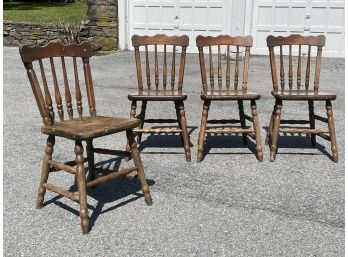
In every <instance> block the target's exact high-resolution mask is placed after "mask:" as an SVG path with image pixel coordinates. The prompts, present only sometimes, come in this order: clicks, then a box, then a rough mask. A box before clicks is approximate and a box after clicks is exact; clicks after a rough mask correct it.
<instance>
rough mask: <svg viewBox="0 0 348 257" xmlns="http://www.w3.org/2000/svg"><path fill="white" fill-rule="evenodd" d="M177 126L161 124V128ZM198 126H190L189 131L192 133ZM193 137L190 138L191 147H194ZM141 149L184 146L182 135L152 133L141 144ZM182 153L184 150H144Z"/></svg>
mask: <svg viewBox="0 0 348 257" xmlns="http://www.w3.org/2000/svg"><path fill="white" fill-rule="evenodd" d="M163 127H165V128H176V127H175V126H161V128H163ZM152 128H159V127H157V126H152ZM197 128H198V127H194V126H188V127H187V129H188V133H189V135H191V134H192V133H193V131H194V130H195V129H197ZM191 141H192V138H190V147H193V144H192V142H191ZM138 147H139V150H140V151H143V150H144V149H145V148H183V144H182V141H181V136H180V135H174V134H165V133H161V134H150V135H148V136H147V137H146V138H145V139H144V135H143V140H142V141H141V142H140V144H139V146H138ZM161 153H163V154H182V152H167V151H166V152H162V151H160V152H159V151H146V152H142V154H161Z"/></svg>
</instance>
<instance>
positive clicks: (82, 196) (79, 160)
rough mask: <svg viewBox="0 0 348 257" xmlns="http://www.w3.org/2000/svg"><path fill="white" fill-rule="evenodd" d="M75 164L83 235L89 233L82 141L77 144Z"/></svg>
mask: <svg viewBox="0 0 348 257" xmlns="http://www.w3.org/2000/svg"><path fill="white" fill-rule="evenodd" d="M75 155H76V158H75V162H76V182H77V189H78V191H79V202H80V218H81V228H82V232H83V234H87V233H88V231H89V220H88V209H87V192H86V176H85V167H84V157H83V146H82V143H81V141H76V142H75Z"/></svg>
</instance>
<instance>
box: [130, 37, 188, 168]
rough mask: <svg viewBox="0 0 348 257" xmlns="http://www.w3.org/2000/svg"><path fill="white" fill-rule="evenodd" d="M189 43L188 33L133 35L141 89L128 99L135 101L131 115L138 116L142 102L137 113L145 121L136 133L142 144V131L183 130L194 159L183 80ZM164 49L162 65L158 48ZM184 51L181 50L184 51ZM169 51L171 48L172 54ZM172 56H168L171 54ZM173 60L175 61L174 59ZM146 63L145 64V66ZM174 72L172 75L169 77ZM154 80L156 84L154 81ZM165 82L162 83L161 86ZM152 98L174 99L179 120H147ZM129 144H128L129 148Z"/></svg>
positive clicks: (172, 131) (173, 131)
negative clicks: (171, 125) (153, 125)
mask: <svg viewBox="0 0 348 257" xmlns="http://www.w3.org/2000/svg"><path fill="white" fill-rule="evenodd" d="M188 44H189V38H188V36H180V37H176V36H166V35H155V36H138V35H134V36H133V37H132V45H133V47H134V50H135V63H136V69H137V79H138V91H137V92H134V93H130V94H129V95H128V99H129V100H131V101H132V103H131V110H130V117H132V118H134V117H135V115H136V108H137V101H141V102H142V105H141V112H140V114H139V115H138V116H137V117H138V118H139V119H140V120H141V124H140V126H139V127H138V128H137V129H134V132H136V134H137V135H138V143H140V142H141V135H142V133H165V134H173V133H174V134H175V133H180V135H181V141H182V143H183V146H184V150H185V157H186V160H187V161H188V162H189V161H191V152H190V137H189V134H188V131H187V125H186V117H185V107H184V100H186V98H187V95H186V94H185V93H183V80H184V70H185V57H186V47H187V46H188ZM150 48H152V49H153V50H154V58H153V59H154V60H153V61H154V69H153V70H154V76H153V78H154V81H153V80H152V81H151V70H152V68H150V62H151V59H150V58H149V55H150V53H149V51H150V50H152V49H150ZM159 48H161V49H162V50H163V54H161V55H163V61H162V65H159V61H158V59H159V53H158V50H159ZM141 49H144V50H145V63H142V59H141V53H140V50H141ZM180 50H181V51H180ZM167 51H171V54H170V53H168V54H167ZM177 52H178V54H180V62H178V61H177V60H176V59H177V55H176V53H177ZM167 55H168V57H167ZM170 59H171V60H170ZM167 62H169V63H171V67H170V70H169V69H168V67H167ZM142 66H145V67H144V68H143V69H142ZM160 66H162V81H161V83H160V75H159V70H160V69H161V68H160ZM143 70H145V71H146V86H145V87H144V85H143V84H144V83H143V75H144V74H143V72H142V71H143ZM168 72H170V78H169V76H168ZM176 76H177V78H176ZM153 82H154V83H153ZM161 84H162V85H161ZM149 101H173V102H174V105H175V110H176V116H177V119H147V120H145V113H146V106H147V102H149ZM145 122H148V123H173V122H175V123H176V122H178V125H179V128H178V129H177V128H168V127H167V128H144V123H145ZM128 148H129V146H128V145H127V149H128Z"/></svg>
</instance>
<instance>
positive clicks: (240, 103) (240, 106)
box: [238, 100, 248, 145]
mask: <svg viewBox="0 0 348 257" xmlns="http://www.w3.org/2000/svg"><path fill="white" fill-rule="evenodd" d="M238 109H239V118H240V124H241V126H242V128H246V126H245V114H244V106H243V100H238ZM242 135H243V144H244V145H246V144H247V143H248V139H247V135H246V134H245V133H242Z"/></svg>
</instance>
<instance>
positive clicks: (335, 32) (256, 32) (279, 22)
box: [252, 0, 344, 57]
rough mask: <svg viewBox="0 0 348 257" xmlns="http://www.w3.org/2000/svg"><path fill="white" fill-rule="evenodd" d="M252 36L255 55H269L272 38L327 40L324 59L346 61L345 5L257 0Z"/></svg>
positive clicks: (330, 1) (303, 0) (329, 1)
mask: <svg viewBox="0 0 348 257" xmlns="http://www.w3.org/2000/svg"><path fill="white" fill-rule="evenodd" d="M254 14H255V15H254V18H253V26H252V35H253V37H254V42H255V43H254V48H255V53H256V54H267V53H268V49H267V46H266V42H265V40H266V37H267V36H268V35H269V34H272V35H275V36H279V35H283V36H287V35H289V34H295V33H296V34H302V35H319V34H323V35H325V36H326V37H327V45H326V47H324V49H323V55H324V56H335V57H344V1H342V0H336V1H334V0H293V1H287V0H273V1H271V0H254Z"/></svg>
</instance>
